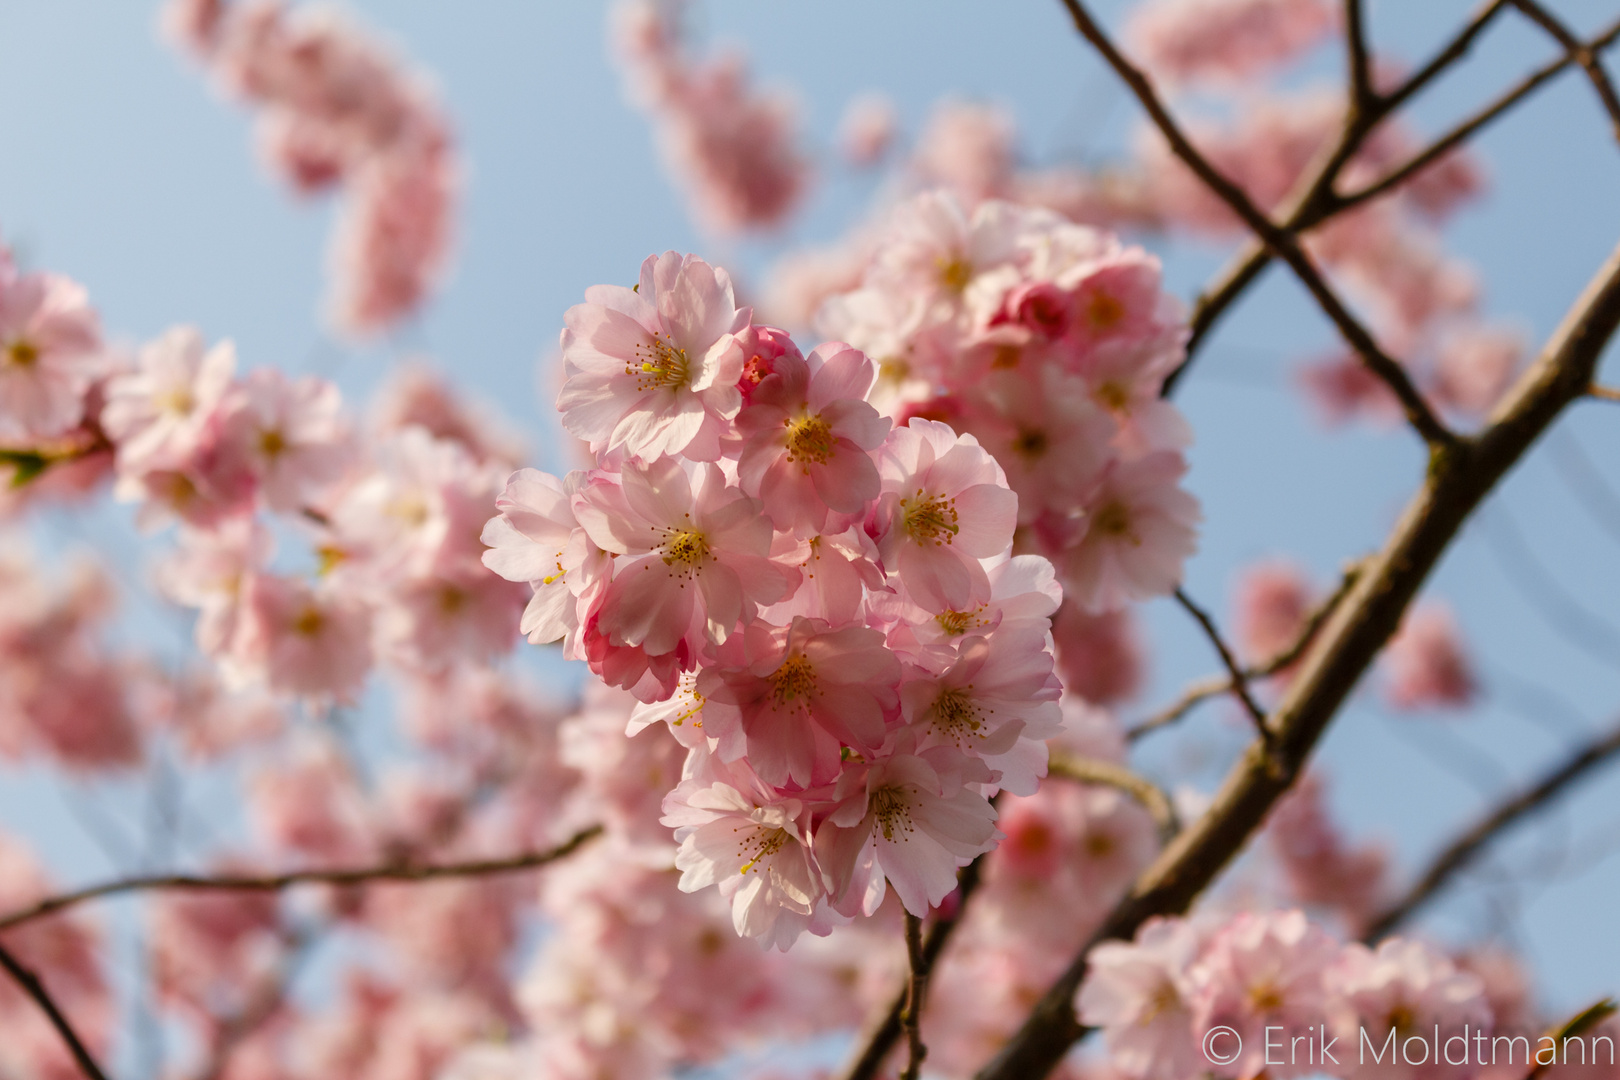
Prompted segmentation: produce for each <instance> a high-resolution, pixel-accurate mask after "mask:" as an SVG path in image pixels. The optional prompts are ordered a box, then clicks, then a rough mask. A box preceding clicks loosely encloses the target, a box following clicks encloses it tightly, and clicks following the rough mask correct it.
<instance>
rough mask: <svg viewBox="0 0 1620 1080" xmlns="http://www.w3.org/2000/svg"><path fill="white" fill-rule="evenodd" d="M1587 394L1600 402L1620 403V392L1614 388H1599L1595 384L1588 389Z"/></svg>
mask: <svg viewBox="0 0 1620 1080" xmlns="http://www.w3.org/2000/svg"><path fill="white" fill-rule="evenodd" d="M1586 392H1587V393H1588V394H1590V395H1592V396H1593V397H1595V398H1597V399H1599V400H1600V401H1620V390H1616V389H1615V388H1614V387H1612V386H1599V385H1597V384H1596V383H1593V384H1592V385H1591V386H1589V387H1587V388H1586Z"/></svg>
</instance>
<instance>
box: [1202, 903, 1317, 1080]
mask: <svg viewBox="0 0 1620 1080" xmlns="http://www.w3.org/2000/svg"><path fill="white" fill-rule="evenodd" d="M1339 953H1340V947H1339V944H1338V943H1337V942H1335V941H1334V940H1333V939H1332V938H1331V937H1329V936H1328V935H1327V934H1326V933H1325V932H1323V931H1322V930H1321V929H1320V928H1318V927H1316V926H1313V925H1312V924H1311V923H1310V922H1308V921H1307V920H1306V918H1305V914H1304V913H1303V912H1301V911H1279V912H1266V913H1253V912H1244V913H1242V914H1239V915H1237V916H1236V917H1234V918H1233V919H1232V921H1231V922H1229V923H1228V924H1227V925H1226V926H1225V927H1224V928H1222V929H1221V930H1220V931H1219V932H1218V933H1216V934H1215V935H1214V937H1212V938H1211V939H1210V941H1209V944H1208V945H1207V946H1206V947H1205V949H1204V953H1203V956H1202V957H1201V958H1200V959H1199V961H1198V963H1197V964H1196V965H1195V966H1194V967H1193V969H1192V971H1191V972H1190V982H1191V988H1192V992H1191V993H1190V994H1189V995H1188V1000H1189V1002H1190V1004H1191V1005H1192V1011H1193V1034H1194V1035H1195V1036H1196V1037H1198V1038H1203V1037H1204V1036H1205V1035H1206V1033H1207V1032H1208V1031H1209V1030H1210V1029H1211V1028H1214V1027H1218V1026H1222V1025H1224V1026H1226V1027H1230V1028H1233V1029H1234V1030H1236V1031H1237V1032H1238V1035H1239V1036H1240V1037H1241V1038H1242V1040H1243V1052H1242V1054H1241V1055H1240V1056H1239V1057H1238V1058H1237V1059H1236V1060H1234V1061H1232V1062H1230V1063H1227V1064H1220V1063H1218V1062H1217V1063H1215V1070H1214V1071H1215V1074H1216V1075H1217V1076H1229V1077H1243V1078H1245V1080H1247V1078H1251V1077H1255V1076H1258V1075H1259V1074H1260V1072H1261V1071H1262V1070H1266V1071H1268V1072H1271V1073H1272V1075H1276V1076H1283V1077H1289V1076H1303V1075H1307V1074H1309V1073H1310V1072H1311V1071H1312V1070H1311V1066H1310V1064H1308V1063H1307V1062H1305V1061H1299V1062H1298V1063H1297V1064H1284V1065H1275V1064H1273V1065H1269V1066H1268V1065H1266V1064H1265V1028H1266V1027H1267V1026H1270V1027H1273V1028H1275V1027H1281V1028H1282V1029H1283V1031H1285V1032H1288V1033H1289V1034H1291V1035H1293V1034H1300V1033H1303V1032H1304V1031H1305V1030H1306V1029H1307V1028H1309V1027H1320V1026H1321V1025H1323V1024H1324V1023H1326V1022H1327V1021H1328V1020H1329V1019H1331V1016H1330V999H1329V997H1328V994H1327V991H1326V990H1325V989H1324V987H1323V975H1324V974H1325V973H1326V971H1327V969H1328V967H1329V966H1330V965H1331V964H1332V963H1333V962H1334V961H1335V960H1336V959H1337V958H1338V956H1339ZM1235 1049H1236V1046H1235V1045H1234V1046H1231V1047H1229V1048H1227V1051H1228V1052H1230V1050H1235ZM1302 1056H1303V1055H1302Z"/></svg>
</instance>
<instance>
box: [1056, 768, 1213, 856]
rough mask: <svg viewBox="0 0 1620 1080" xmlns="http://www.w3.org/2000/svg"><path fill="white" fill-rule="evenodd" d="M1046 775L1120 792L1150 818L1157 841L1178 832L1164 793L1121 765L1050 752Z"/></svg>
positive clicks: (1153, 784) (1173, 811) (1173, 808)
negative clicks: (1154, 828)
mask: <svg viewBox="0 0 1620 1080" xmlns="http://www.w3.org/2000/svg"><path fill="white" fill-rule="evenodd" d="M1046 774H1047V775H1048V776H1056V777H1061V778H1063V779H1065V780H1075V781H1078V782H1080V783H1082V784H1101V785H1103V786H1104V787H1111V788H1114V789H1115V790H1118V791H1123V792H1124V793H1125V794H1127V795H1129V796H1130V797H1131V798H1133V799H1135V800H1136V801H1137V802H1139V803H1141V804H1142V808H1143V809H1144V810H1146V811H1147V812H1148V813H1149V814H1151V815H1153V822H1154V824H1156V825H1158V827H1159V838H1160V839H1161V840H1164V841H1166V842H1168V841H1169V840H1170V838H1171V837H1173V836H1175V835H1176V833H1178V832H1180V831H1181V821H1180V819H1179V818H1178V817H1177V816H1176V807H1175V804H1174V803H1172V802H1171V801H1170V796H1168V795H1166V794H1165V793H1164V789H1163V788H1161V787H1159V785H1157V784H1155V783H1154V782H1153V781H1151V780H1149V779H1148V778H1147V777H1145V776H1142V775H1140V774H1138V773H1134V772H1132V771H1131V770H1129V769H1127V768H1126V767H1125V766H1123V765H1116V764H1114V763H1113V762H1112V761H1102V760H1099V759H1097V758H1086V757H1079V756H1077V755H1075V754H1065V753H1062V752H1061V751H1056V750H1054V751H1052V756H1051V757H1050V758H1049V759H1048V761H1047V763H1046Z"/></svg>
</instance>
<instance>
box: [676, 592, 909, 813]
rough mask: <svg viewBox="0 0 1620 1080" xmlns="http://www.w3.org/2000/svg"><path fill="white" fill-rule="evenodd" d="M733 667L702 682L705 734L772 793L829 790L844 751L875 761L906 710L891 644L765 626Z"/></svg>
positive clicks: (733, 651) (856, 630)
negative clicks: (744, 760)
mask: <svg viewBox="0 0 1620 1080" xmlns="http://www.w3.org/2000/svg"><path fill="white" fill-rule="evenodd" d="M730 656H731V657H732V658H733V660H734V662H733V663H730V664H726V665H725V666H720V667H711V668H705V669H704V670H703V671H702V672H701V673H700V674H699V676H698V681H697V691H698V692H699V693H700V694H702V695H703V699H704V706H703V723H704V731H705V732H706V733H707V734H708V736H709V737H710V738H711V739H718V740H719V746H718V748H717V750H718V753H719V755H720V759H721V760H722V761H736V760H737V759H738V758H740V757H742V756H743V755H744V754H745V753H746V755H747V757H748V763H749V764H750V765H751V766H753V768H754V771H755V772H757V773H758V774H759V776H760V779H762V780H764V781H765V782H766V783H768V784H774V785H777V786H779V787H780V786H783V785H785V784H789V783H792V784H797V785H798V786H800V787H809V786H811V785H813V784H824V783H827V782H829V781H831V780H833V779H835V778H836V777H837V776H838V775H839V772H838V770H839V763H840V760H841V750H842V748H844V747H850V748H852V749H854V750H856V751H857V752H860V753H865V754H870V753H875V752H876V751H877V750H878V749H879V748H880V747H881V746H882V745H883V741H884V737H885V735H886V734H887V731H888V726H889V722H890V721H891V720H893V719H894V718H895V717H896V716H897V714H898V711H899V696H898V694H897V692H896V687H897V686H898V684H899V682H900V661H899V660H898V659H896V658H895V655H894V654H893V653H891V652H890V651H889V650H888V649H887V648H885V647H884V644H883V635H882V634H881V633H880V632H878V631H876V630H871V629H867V628H866V627H861V626H850V627H845V628H843V629H841V630H833V629H830V628H829V627H828V626H827V624H826V623H825V622H822V621H820V620H818V619H805V618H795V619H794V620H793V623H792V625H791V626H789V627H782V628H773V627H770V626H767V625H763V624H760V623H755V624H753V625H751V626H749V627H748V629H747V631H746V632H745V633H744V634H743V636H742V638H741V639H740V640H739V641H737V642H734V643H732V645H731V646H730Z"/></svg>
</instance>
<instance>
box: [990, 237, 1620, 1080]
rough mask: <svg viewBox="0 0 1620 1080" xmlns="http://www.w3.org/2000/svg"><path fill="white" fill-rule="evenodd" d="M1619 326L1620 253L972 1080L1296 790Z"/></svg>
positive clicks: (1015, 1077) (1073, 1022)
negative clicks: (1338, 720) (1239, 751)
mask: <svg viewBox="0 0 1620 1080" xmlns="http://www.w3.org/2000/svg"><path fill="white" fill-rule="evenodd" d="M1617 328H1620V246H1617V247H1616V249H1615V250H1614V252H1613V253H1612V254H1611V255H1610V256H1609V258H1608V259H1607V260H1606V261H1605V263H1604V265H1603V266H1602V267H1601V268H1600V269H1599V270H1598V272H1597V273H1596V274H1595V275H1594V276H1593V277H1592V279H1591V281H1590V282H1589V283H1588V285H1587V287H1586V288H1585V289H1584V290H1583V291H1582V293H1581V295H1580V296H1579V297H1578V298H1577V299H1576V300H1575V302H1574V303H1573V304H1572V305H1571V307H1570V309H1569V311H1568V313H1567V314H1566V315H1565V317H1564V319H1563V321H1562V322H1561V323H1560V324H1559V326H1558V329H1557V330H1555V331H1554V332H1553V334H1552V336H1551V338H1549V339H1548V341H1547V342H1546V343H1545V345H1544V346H1543V347H1542V350H1541V352H1540V354H1539V355H1538V356H1537V358H1536V361H1535V363H1533V364H1532V365H1531V366H1530V367H1529V369H1527V370H1526V371H1525V372H1524V374H1523V375H1522V376H1520V378H1519V380H1518V382H1517V383H1516V384H1515V385H1514V386H1513V388H1512V389H1511V390H1510V391H1509V392H1508V393H1507V394H1506V395H1505V396H1504V398H1503V400H1502V401H1501V402H1500V403H1499V404H1498V405H1497V407H1496V408H1495V409H1494V410H1493V411H1492V413H1491V416H1490V417H1489V419H1488V421H1487V424H1486V427H1485V429H1484V430H1483V431H1482V432H1480V434H1479V435H1477V436H1475V437H1473V438H1469V439H1466V440H1462V441H1460V442H1459V444H1458V445H1457V446H1456V447H1454V448H1452V449H1451V450H1449V451H1447V452H1444V453H1438V454H1435V455H1434V456H1433V457H1432V459H1431V464H1430V468H1429V470H1428V473H1427V474H1426V475H1425V477H1424V479H1423V483H1422V485H1421V486H1420V487H1419V489H1418V491H1417V493H1416V494H1415V495H1414V496H1413V498H1412V501H1411V502H1410V503H1409V504H1408V506H1407V508H1406V511H1405V513H1403V514H1402V515H1401V518H1400V520H1399V522H1398V523H1397V524H1396V525H1395V527H1394V529H1393V530H1392V531H1391V533H1390V535H1389V536H1388V538H1387V539H1386V540H1385V542H1384V545H1383V547H1382V548H1381V549H1380V551H1379V552H1378V554H1377V555H1375V556H1373V557H1372V559H1370V560H1369V561H1368V563H1367V564H1366V566H1365V567H1364V568H1363V570H1362V572H1361V574H1360V575H1359V576H1358V577H1357V580H1356V583H1355V585H1354V586H1352V588H1351V590H1350V592H1349V594H1348V595H1347V596H1346V597H1345V598H1344V601H1343V603H1342V604H1341V605H1340V606H1339V608H1338V610H1336V611H1335V612H1334V613H1333V615H1332V616H1331V617H1330V618H1329V619H1328V622H1327V625H1325V626H1324V627H1323V628H1322V633H1321V639H1320V640H1319V641H1318V642H1317V643H1316V644H1315V645H1313V646H1312V647H1311V648H1310V649H1309V650H1308V651H1307V652H1306V655H1305V656H1304V658H1303V659H1302V660H1301V662H1300V666H1299V669H1298V671H1296V672H1295V674H1294V677H1293V679H1292V680H1290V682H1289V685H1288V690H1287V692H1286V693H1285V694H1284V696H1283V699H1282V701H1281V702H1280V703H1279V704H1278V705H1277V707H1276V709H1275V710H1274V711H1273V713H1272V722H1271V727H1272V728H1273V730H1274V732H1275V735H1274V738H1273V740H1272V742H1271V744H1270V745H1269V746H1268V745H1266V744H1265V742H1264V741H1262V740H1256V741H1255V742H1253V743H1251V744H1250V745H1249V747H1248V749H1247V750H1246V751H1245V752H1244V754H1243V756H1242V757H1241V758H1240V759H1239V761H1238V762H1237V763H1236V764H1235V765H1234V766H1233V767H1232V770H1231V771H1230V772H1229V773H1228V774H1227V778H1226V781H1225V782H1224V783H1223V784H1222V785H1221V788H1220V790H1219V791H1217V792H1216V794H1215V797H1214V799H1213V801H1212V802H1211V804H1210V807H1209V809H1208V810H1206V811H1205V812H1204V813H1203V814H1202V815H1201V816H1200V817H1199V818H1198V820H1197V821H1194V822H1192V823H1190V824H1189V825H1188V826H1187V827H1186V828H1184V829H1182V831H1181V832H1180V833H1179V834H1178V835H1177V836H1176V839H1175V840H1174V841H1173V842H1172V843H1171V844H1170V846H1169V847H1167V848H1166V849H1165V850H1164V851H1163V852H1162V853H1160V855H1159V857H1158V858H1157V859H1155V860H1154V861H1153V864H1152V865H1150V866H1149V867H1148V868H1147V870H1145V871H1144V872H1143V873H1142V874H1141V875H1140V876H1139V877H1138V878H1137V880H1136V882H1135V883H1134V884H1133V885H1132V886H1131V889H1130V892H1129V893H1127V895H1126V896H1125V898H1124V899H1123V900H1121V901H1120V903H1119V904H1118V905H1117V906H1116V907H1115V908H1114V909H1113V911H1111V912H1110V913H1109V914H1108V916H1107V917H1106V918H1105V919H1104V920H1103V922H1102V925H1101V926H1100V927H1099V928H1098V929H1097V931H1096V932H1095V933H1094V934H1093V935H1092V937H1091V939H1090V940H1089V941H1088V942H1087V943H1086V944H1085V945H1083V946H1082V947H1081V948H1080V949H1079V950H1078V951H1077V952H1076V953H1075V955H1074V956H1073V957H1072V958H1071V960H1070V962H1069V965H1068V967H1067V968H1065V969H1064V971H1063V973H1062V974H1061V975H1059V976H1058V977H1057V978H1056V979H1055V980H1054V981H1053V982H1052V985H1051V986H1050V987H1048V988H1047V991H1046V993H1045V994H1043V995H1042V996H1041V998H1040V1000H1039V1001H1037V1002H1036V1003H1035V1005H1034V1007H1033V1008H1032V1009H1031V1010H1030V1014H1029V1016H1028V1017H1027V1019H1026V1020H1025V1021H1024V1024H1023V1026H1022V1027H1021V1028H1020V1029H1019V1030H1018V1031H1017V1032H1016V1033H1015V1034H1014V1035H1013V1036H1012V1038H1010V1039H1009V1040H1008V1041H1007V1043H1006V1044H1005V1045H1004V1046H1003V1047H1002V1049H1001V1050H1000V1052H999V1053H997V1054H996V1056H995V1057H994V1058H993V1059H992V1060H991V1061H990V1062H988V1063H987V1064H986V1065H985V1066H984V1067H983V1068H982V1069H980V1070H979V1072H978V1074H977V1080H1037V1078H1039V1077H1042V1076H1045V1075H1047V1073H1049V1072H1050V1071H1051V1070H1052V1069H1053V1068H1054V1067H1055V1066H1056V1065H1057V1064H1058V1062H1059V1061H1061V1060H1062V1059H1063V1057H1064V1055H1065V1054H1067V1053H1068V1051H1069V1048H1070V1047H1071V1046H1072V1045H1073V1044H1074V1042H1075V1040H1076V1039H1078V1038H1080V1036H1081V1035H1083V1034H1084V1033H1085V1030H1086V1029H1085V1028H1084V1027H1082V1026H1081V1024H1080V1021H1079V1019H1078V1018H1077V1017H1076V1016H1075V1012H1074V995H1075V991H1076V990H1077V989H1078V988H1079V985H1080V981H1081V979H1082V977H1083V976H1084V975H1085V971H1086V963H1087V959H1088V957H1089V956H1090V952H1091V949H1092V948H1093V947H1094V946H1095V945H1096V944H1098V943H1100V942H1103V941H1109V940H1115V939H1121V938H1127V939H1128V938H1130V937H1131V936H1132V935H1133V934H1135V933H1136V931H1137V929H1138V928H1140V927H1141V925H1142V924H1143V923H1144V922H1146V921H1147V920H1148V919H1150V918H1152V917H1153V916H1155V915H1175V914H1180V913H1183V912H1185V911H1186V910H1187V909H1188V907H1190V906H1191V905H1192V903H1193V901H1194V900H1196V899H1197V898H1198V897H1199V896H1200V895H1201V894H1202V893H1203V892H1204V890H1205V889H1207V888H1208V887H1209V885H1210V884H1211V883H1212V882H1213V881H1214V880H1215V878H1216V877H1217V876H1218V875H1219V874H1220V873H1221V871H1222V870H1224V869H1225V867H1226V866H1227V864H1228V863H1229V862H1230V861H1231V860H1232V858H1233V857H1235V856H1236V854H1237V853H1238V852H1239V851H1240V850H1241V849H1242V848H1243V847H1244V845H1246V844H1247V843H1248V842H1249V840H1250V838H1251V837H1252V836H1253V835H1254V833H1255V831H1256V830H1258V829H1259V828H1260V826H1261V824H1262V823H1263V822H1264V821H1265V818H1266V815H1267V814H1268V813H1270V811H1271V808H1272V807H1273V806H1274V805H1276V802H1277V800H1278V799H1280V798H1281V797H1282V796H1283V795H1284V794H1285V793H1286V792H1287V791H1288V790H1289V789H1290V788H1291V787H1292V785H1293V783H1294V781H1295V779H1296V778H1297V777H1298V776H1299V775H1300V772H1301V770H1303V769H1304V768H1305V766H1306V764H1307V763H1308V762H1309V760H1310V756H1311V753H1312V751H1313V750H1314V749H1315V748H1316V745H1317V743H1318V742H1319V741H1320V740H1321V738H1322V736H1323V734H1324V733H1325V732H1326V731H1327V728H1328V726H1329V725H1330V724H1331V722H1332V721H1333V719H1334V717H1335V716H1336V715H1337V714H1338V711H1339V709H1340V707H1341V706H1342V705H1343V704H1344V702H1345V700H1346V699H1347V698H1348V697H1349V695H1350V693H1351V691H1352V690H1353V689H1354V688H1355V686H1356V685H1357V684H1358V683H1359V682H1360V681H1361V679H1362V677H1363V676H1364V675H1365V674H1366V672H1367V669H1368V667H1369V666H1370V665H1371V664H1372V662H1373V660H1374V659H1375V658H1376V657H1377V655H1378V654H1379V652H1380V651H1381V650H1382V649H1383V647H1384V645H1385V644H1386V643H1387V642H1388V641H1389V639H1390V637H1392V636H1393V635H1394V633H1395V630H1396V628H1397V626H1398V625H1399V623H1400V620H1401V617H1402V616H1403V615H1404V614H1405V612H1406V610H1407V608H1408V607H1410V605H1411V603H1412V600H1413V598H1414V597H1416V596H1417V594H1418V592H1419V590H1420V589H1421V588H1422V586H1423V584H1424V582H1425V581H1426V580H1427V579H1428V577H1429V574H1430V573H1431V572H1432V571H1433V569H1434V567H1435V566H1436V564H1437V563H1438V562H1439V561H1440V558H1441V556H1442V555H1444V554H1445V552H1446V551H1447V549H1448V548H1449V547H1450V545H1451V543H1452V542H1453V541H1454V540H1455V539H1456V537H1457V536H1458V534H1459V533H1460V531H1461V530H1462V528H1463V526H1464V525H1465V524H1466V523H1467V522H1468V520H1469V519H1470V518H1471V517H1472V515H1473V513H1474V511H1475V510H1476V509H1477V508H1478V507H1479V505H1480V503H1481V502H1482V501H1483V500H1484V499H1485V498H1486V496H1487V495H1489V494H1490V493H1491V492H1492V491H1493V490H1494V489H1495V488H1496V487H1497V485H1498V484H1499V483H1500V482H1501V480H1502V478H1503V477H1504V476H1506V475H1507V473H1508V472H1509V470H1511V469H1512V468H1513V467H1514V466H1515V465H1516V464H1517V463H1518V462H1519V461H1520V460H1521V459H1522V458H1523V457H1524V455H1525V454H1526V453H1527V452H1528V451H1529V449H1530V447H1531V446H1532V445H1533V444H1534V443H1535V442H1536V441H1537V440H1538V439H1539V438H1540V437H1541V436H1542V435H1543V434H1544V433H1545V432H1546V430H1547V429H1548V427H1549V426H1551V424H1552V423H1553V421H1555V420H1556V419H1557V418H1558V417H1559V416H1560V415H1561V414H1562V413H1563V411H1564V410H1565V409H1566V408H1567V407H1568V406H1569V405H1570V404H1571V403H1572V402H1574V401H1576V400H1577V399H1579V398H1580V397H1581V396H1582V395H1584V394H1585V393H1586V388H1587V387H1588V386H1589V385H1591V382H1592V374H1593V372H1594V370H1595V369H1596V366H1597V362H1598V359H1599V357H1600V356H1601V355H1602V353H1603V350H1604V348H1605V346H1607V344H1608V343H1609V341H1610V340H1611V339H1612V338H1613V336H1614V334H1615V331H1616V329H1617Z"/></svg>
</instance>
